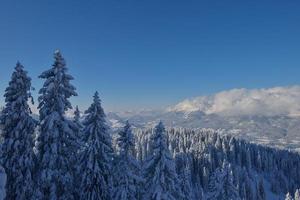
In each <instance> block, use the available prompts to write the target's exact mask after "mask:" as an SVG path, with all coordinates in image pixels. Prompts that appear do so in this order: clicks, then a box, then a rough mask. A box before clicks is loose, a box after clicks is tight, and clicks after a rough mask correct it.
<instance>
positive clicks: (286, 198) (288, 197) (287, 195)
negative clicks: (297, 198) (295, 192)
mask: <svg viewBox="0 0 300 200" xmlns="http://www.w3.org/2000/svg"><path fill="white" fill-rule="evenodd" d="M285 200H293V197H292V195H291V194H290V193H287V194H286V196H285Z"/></svg>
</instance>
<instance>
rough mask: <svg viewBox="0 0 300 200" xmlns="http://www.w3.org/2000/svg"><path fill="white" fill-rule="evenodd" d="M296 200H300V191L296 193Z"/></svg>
mask: <svg viewBox="0 0 300 200" xmlns="http://www.w3.org/2000/svg"><path fill="white" fill-rule="evenodd" d="M295 200H300V190H299V189H297V190H296V192H295Z"/></svg>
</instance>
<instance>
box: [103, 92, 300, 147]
mask: <svg viewBox="0 0 300 200" xmlns="http://www.w3.org/2000/svg"><path fill="white" fill-rule="evenodd" d="M299 115H300V87H299V86H293V87H276V88H270V89H260V90H247V89H233V90H229V91H223V92H220V93H217V94H214V95H210V96H201V97H196V98H193V99H188V100H184V101H182V102H180V103H178V104H177V105H174V106H170V107H168V108H166V109H165V110H161V111H157V110H156V111H151V110H147V111H140V112H117V113H108V115H107V116H108V119H109V121H110V123H111V126H112V127H113V128H119V127H121V126H123V124H124V122H125V121H126V120H129V121H130V122H131V123H132V124H133V125H134V126H135V127H137V128H142V127H152V126H153V125H154V124H156V123H157V122H158V121H159V120H162V121H163V122H164V123H165V124H166V125H167V126H169V127H185V128H213V129H219V130H221V131H223V132H224V134H225V133H226V134H228V133H229V134H231V135H234V136H236V137H240V138H243V139H247V140H248V141H250V142H255V143H259V144H267V145H270V146H273V147H281V148H282V147H284V148H290V149H293V150H299V151H300V117H299Z"/></svg>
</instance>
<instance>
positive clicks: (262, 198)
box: [256, 179, 266, 200]
mask: <svg viewBox="0 0 300 200" xmlns="http://www.w3.org/2000/svg"><path fill="white" fill-rule="evenodd" d="M256 199H257V200H266V192H265V188H264V182H263V179H260V181H259V183H258V186H257V195H256Z"/></svg>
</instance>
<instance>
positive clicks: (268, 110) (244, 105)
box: [168, 86, 300, 116]
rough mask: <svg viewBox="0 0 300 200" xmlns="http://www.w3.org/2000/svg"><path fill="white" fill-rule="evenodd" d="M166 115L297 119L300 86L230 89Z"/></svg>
mask: <svg viewBox="0 0 300 200" xmlns="http://www.w3.org/2000/svg"><path fill="white" fill-rule="evenodd" d="M168 111H179V112H187V113H189V112H194V111H202V112H204V113H206V114H219V115H226V116H239V115H263V116H276V115H285V116H300V86H291V87H274V88H268V89H251V90H249V89H232V90H228V91H222V92H219V93H216V94H214V95H210V96H200V97H196V98H193V99H187V100H184V101H182V102H180V103H179V104H177V105H175V106H173V107H170V108H168Z"/></svg>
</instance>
